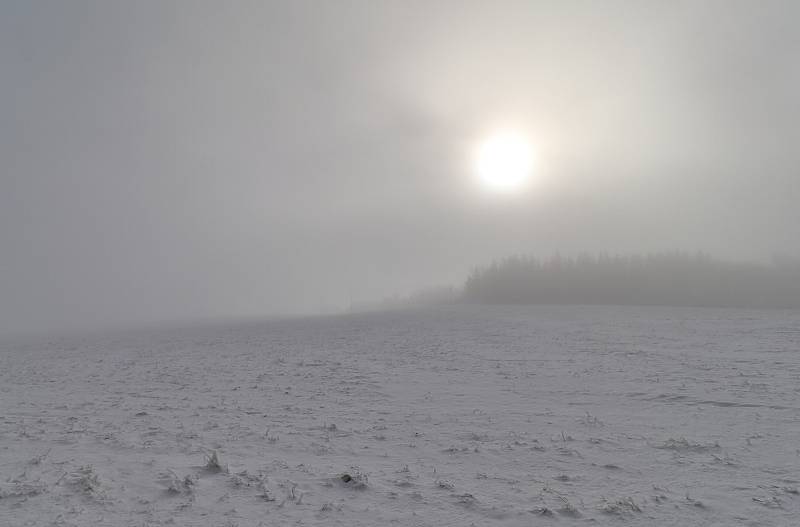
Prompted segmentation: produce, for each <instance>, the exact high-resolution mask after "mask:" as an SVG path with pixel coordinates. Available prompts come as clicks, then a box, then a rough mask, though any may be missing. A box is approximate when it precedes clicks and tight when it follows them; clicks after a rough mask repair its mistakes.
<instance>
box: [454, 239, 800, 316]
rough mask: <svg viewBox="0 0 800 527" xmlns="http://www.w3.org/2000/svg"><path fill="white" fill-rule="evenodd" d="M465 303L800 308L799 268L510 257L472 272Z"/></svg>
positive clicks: (699, 257) (636, 258)
mask: <svg viewBox="0 0 800 527" xmlns="http://www.w3.org/2000/svg"><path fill="white" fill-rule="evenodd" d="M463 299H464V300H465V301H467V302H474V303H495V304H618V305H674V306H709V307H712V306H713V307H717V306H718V307H753V308H759V307H769V308H800V265H797V263H794V262H790V261H783V262H782V261H780V260H776V261H775V262H774V263H773V264H772V265H760V264H748V263H732V262H724V261H720V260H717V259H714V258H712V257H710V256H708V255H706V254H702V253H698V254H689V253H683V252H673V253H660V254H650V255H632V256H609V255H607V254H599V255H590V254H582V255H580V256H578V257H574V258H573V257H562V256H559V255H556V256H554V257H552V258H550V259H544V260H542V259H538V258H535V257H527V256H513V257H510V258H506V259H503V260H500V261H496V262H494V263H492V264H491V265H488V266H485V267H480V268H477V269H475V270H474V271H473V272H472V273H471V275H470V276H469V278H468V279H467V281H466V283H465V285H464V291H463Z"/></svg>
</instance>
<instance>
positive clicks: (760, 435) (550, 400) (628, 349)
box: [0, 306, 800, 527]
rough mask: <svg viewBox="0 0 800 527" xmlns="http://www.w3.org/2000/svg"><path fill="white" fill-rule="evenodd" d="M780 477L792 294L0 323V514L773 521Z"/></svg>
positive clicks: (791, 373) (128, 522)
mask: <svg viewBox="0 0 800 527" xmlns="http://www.w3.org/2000/svg"><path fill="white" fill-rule="evenodd" d="M798 489H800V311H779V310H770V311H753V310H735V309H702V308H661V307H651V308H641V307H602V306H593V307H581V306H515V307H503V306H458V307H448V308H440V309H431V310H420V311H407V312H395V313H378V314H366V315H351V316H340V317H330V318H310V319H297V320H285V321H276V322H268V323H263V324H242V325H229V326H217V327H210V326H209V327H204V328H190V329H181V330H177V329H176V330H163V331H151V332H138V333H137V332H131V333H127V334H118V335H114V336H92V337H85V338H77V337H70V338H63V339H55V338H54V339H49V340H38V341H36V340H29V341H25V342H6V343H3V344H0V525H3V526H5V525H9V526H23V525H24V526H50V525H63V526H88V525H108V526H115V527H116V526H137V527H138V526H160V525H180V526H201V525H203V526H206V525H208V526H241V527H245V526H258V525H264V526H273V525H274V526H281V525H320V526H322V525H347V526H350V527H354V526H371V527H372V526H382V525H413V526H426V525H430V526H442V525H443V526H469V525H476V526H482V525H509V526H512V525H513V526H516V525H519V526H523V525H524V526H531V525H571V524H575V525H583V524H593V525H623V524H624V525H647V526H656V525H657V526H662V525H674V526H731V525H759V526H788V525H796V524H797V521H798V520H797V518H798V517H800V495H798V492H799V490H798ZM590 521H591V522H590Z"/></svg>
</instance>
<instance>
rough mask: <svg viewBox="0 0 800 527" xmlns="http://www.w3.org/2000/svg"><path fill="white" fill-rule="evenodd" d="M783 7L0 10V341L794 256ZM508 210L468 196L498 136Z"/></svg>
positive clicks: (793, 153) (498, 197)
mask: <svg viewBox="0 0 800 527" xmlns="http://www.w3.org/2000/svg"><path fill="white" fill-rule="evenodd" d="M799 19H800V4H798V3H797V2H791V1H786V2H777V1H771V2H769V1H768V2H762V1H759V2H749V1H748V2H736V1H703V2H641V1H635V2H634V1H631V2H596V3H587V2H547V3H545V2H541V3H536V2H530V1H526V2H474V3H468V2H460V1H459V2H367V1H365V2H285V3H274V2H271V3H264V2H229V3H223V2H199V1H185V2H155V1H148V2H126V3H122V2H100V1H98V2H79V1H69V2H47V1H40V2H28V1H9V0H5V1H4V2H2V4H0V65H2V68H0V160H1V161H0V188H1V189H2V191H0V255H2V258H0V332H16V331H49V330H56V329H72V328H102V327H110V326H120V325H136V324H146V323H153V322H162V321H169V320H186V319H194V318H216V317H226V318H229V317H263V316H270V315H278V314H290V313H319V312H332V311H337V310H342V309H346V308H347V307H348V306H349V305H351V304H352V303H358V302H363V301H367V300H370V299H379V298H381V297H384V296H387V295H392V294H396V293H401V294H402V293H408V292H411V291H414V290H416V289H419V288H423V287H427V286H433V285H460V284H461V283H463V281H464V279H465V278H466V276H467V275H468V273H469V271H470V269H472V268H473V267H474V266H475V265H480V264H484V263H486V262H488V261H491V260H492V259H494V258H497V257H504V256H507V255H509V254H516V253H526V254H528V253H530V254H538V255H543V256H547V255H550V254H552V253H553V252H555V251H563V252H566V253H571V252H577V251H583V250H586V251H612V252H615V251H620V252H630V251H641V252H647V251H659V250H671V249H683V250H688V251H695V250H703V251H708V252H710V253H712V254H714V255H716V256H719V257H722V258H729V259H741V260H766V259H769V258H770V256H771V255H772V254H774V253H782V254H786V255H790V256H794V257H797V256H800V242H799V241H798V226H800V212H798V210H799V209H798V206H797V203H798V201H800V186H799V184H798V176H800V174H798V166H800V165H799V164H798V161H800V159H799V158H800V153H799V152H800V150H798V148H797V145H798V144H800V101H798V95H797V94H798V93H800V62H798V60H797V56H798V53H799V52H800V33H798V31H797V28H796V25H797V24H796V23H797V20H799ZM503 126H512V127H515V128H518V129H521V130H524V132H525V133H526V134H528V136H529V137H530V138H531V142H532V144H533V147H534V148H535V150H536V155H537V165H536V169H535V170H534V173H533V174H532V175H531V184H530V185H529V186H528V188H526V189H524V191H520V192H516V193H502V194H498V193H493V192H490V191H487V189H486V188H483V187H481V186H480V185H479V184H477V183H476V176H475V174H474V167H473V166H472V163H471V160H472V159H473V157H474V152H475V148H476V144H478V143H479V142H480V141H481V140H482V139H483V138H485V137H486V136H487V135H488V134H491V133H492V131H493V130H495V129H496V128H497V127H503Z"/></svg>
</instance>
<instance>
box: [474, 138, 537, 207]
mask: <svg viewBox="0 0 800 527" xmlns="http://www.w3.org/2000/svg"><path fill="white" fill-rule="evenodd" d="M533 157H534V156H533V149H532V148H531V145H530V142H529V141H528V139H527V138H526V137H525V136H524V135H522V134H521V133H518V132H513V131H511V132H508V131H506V132H497V133H495V134H493V135H491V136H489V137H487V138H486V139H485V140H484V141H483V142H482V143H481V144H480V145H479V146H478V149H477V153H476V156H475V171H476V172H477V174H478V177H479V178H480V180H481V182H482V183H483V184H484V185H485V186H486V187H488V188H489V189H491V190H494V191H497V192H513V191H515V190H519V189H520V188H521V187H523V186H524V184H525V183H526V182H527V180H528V178H529V177H530V175H531V172H532V170H533V161H534V158H533Z"/></svg>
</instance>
